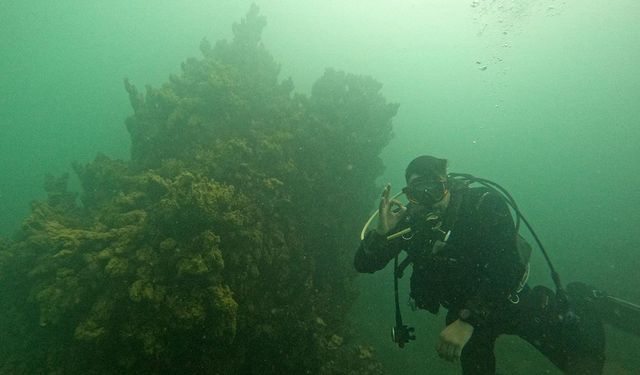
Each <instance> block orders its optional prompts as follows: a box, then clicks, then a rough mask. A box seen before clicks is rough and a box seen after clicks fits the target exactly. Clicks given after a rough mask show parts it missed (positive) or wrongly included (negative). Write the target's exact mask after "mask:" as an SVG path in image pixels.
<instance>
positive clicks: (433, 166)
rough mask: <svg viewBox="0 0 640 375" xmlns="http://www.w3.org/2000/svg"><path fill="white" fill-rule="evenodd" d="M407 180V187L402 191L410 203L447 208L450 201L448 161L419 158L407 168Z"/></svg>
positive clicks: (429, 157)
mask: <svg viewBox="0 0 640 375" xmlns="http://www.w3.org/2000/svg"><path fill="white" fill-rule="evenodd" d="M405 179H406V181H407V186H406V187H405V188H404V189H402V191H403V192H404V193H405V194H406V196H407V199H409V202H411V203H412V204H414V205H419V206H423V207H428V208H431V207H437V206H441V205H444V206H445V207H446V204H447V202H448V200H449V189H448V183H447V160H446V159H438V158H436V157H433V156H429V155H422V156H418V157H417V158H415V159H413V160H412V161H411V163H409V165H408V166H407V169H406V170H405ZM443 208H444V207H443Z"/></svg>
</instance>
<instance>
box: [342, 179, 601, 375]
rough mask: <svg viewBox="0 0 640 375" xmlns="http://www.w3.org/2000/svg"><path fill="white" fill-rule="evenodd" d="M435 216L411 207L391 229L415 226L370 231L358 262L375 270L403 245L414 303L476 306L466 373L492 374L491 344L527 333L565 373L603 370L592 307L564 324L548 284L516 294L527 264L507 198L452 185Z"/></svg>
mask: <svg viewBox="0 0 640 375" xmlns="http://www.w3.org/2000/svg"><path fill="white" fill-rule="evenodd" d="M436 216H437V217H434V216H433V215H432V216H431V217H429V216H427V215H425V214H424V213H423V214H419V215H412V214H411V211H410V213H409V215H407V218H406V219H405V220H404V221H402V222H400V223H399V224H398V226H397V227H396V228H394V229H393V230H392V231H390V232H389V233H395V232H397V231H399V230H401V229H403V228H405V227H407V226H410V227H411V228H412V231H411V233H409V234H408V235H405V236H403V237H398V238H395V239H391V240H387V239H386V236H382V235H379V234H378V233H376V232H375V231H371V232H369V233H367V235H366V236H365V238H364V240H363V241H362V242H361V244H360V247H359V248H358V251H357V253H356V256H355V262H354V263H355V268H356V269H357V270H358V271H359V272H368V273H372V272H375V271H377V270H380V269H382V268H384V267H385V266H386V264H387V263H388V262H389V261H390V260H391V259H393V258H394V257H395V256H396V255H397V254H399V253H400V252H401V251H403V250H404V251H406V252H407V254H408V257H409V259H410V263H411V264H412V266H413V273H412V275H411V297H412V298H413V299H414V301H415V304H416V306H417V307H419V308H422V309H426V310H428V311H430V312H432V313H436V312H437V311H438V309H439V307H440V306H443V307H445V308H447V309H448V313H447V318H446V323H447V324H450V323H452V322H453V321H455V320H456V319H458V314H459V312H460V310H462V309H466V310H469V311H471V316H470V317H468V318H467V319H465V320H466V321H468V322H469V323H470V324H472V325H473V326H474V332H473V335H472V336H471V339H470V340H469V342H468V343H467V345H466V346H465V347H464V349H463V352H462V356H461V363H462V368H463V373H464V374H494V373H495V357H494V354H493V348H494V343H495V340H496V338H497V337H498V336H499V335H501V334H515V335H518V336H520V337H522V338H523V339H525V340H527V341H528V342H529V343H531V344H532V345H534V346H535V347H536V348H538V350H540V351H541V352H542V353H543V354H544V355H545V356H547V357H548V358H549V359H550V360H551V361H552V362H553V363H554V364H555V365H556V366H558V367H559V368H560V369H562V370H563V371H565V372H567V373H575V374H599V373H601V372H602V367H603V364H604V332H603V328H602V323H601V322H600V321H599V320H598V319H597V318H596V317H595V316H594V315H593V314H590V313H587V312H583V307H584V306H577V308H578V309H580V311H579V316H580V318H581V320H580V323H579V324H567V323H566V322H565V323H563V322H562V321H560V320H559V319H558V316H559V314H558V310H559V309H558V308H556V306H555V298H554V295H553V292H552V291H551V290H549V289H548V288H544V287H536V288H534V289H533V290H531V289H529V287H525V288H524V289H523V290H522V291H520V292H519V293H518V294H517V295H516V294H515V293H514V291H515V290H516V289H517V286H518V284H519V282H520V280H521V278H522V275H523V272H524V265H523V262H522V261H521V259H520V255H519V253H518V249H517V245H516V241H517V240H516V238H517V233H516V230H515V226H514V224H513V220H512V217H511V215H510V213H509V209H508V207H507V206H506V204H505V202H504V201H503V200H502V198H500V197H499V196H498V195H496V194H494V193H491V192H489V191H488V190H487V189H485V188H471V189H469V188H460V189H454V190H453V191H452V196H451V201H450V202H449V205H448V208H447V210H446V212H444V213H442V214H438V215H436ZM427 217H429V220H427V219H425V218H427ZM447 233H449V234H448V235H447ZM445 240H446V241H445ZM403 263H406V262H403ZM516 302H517V303H516Z"/></svg>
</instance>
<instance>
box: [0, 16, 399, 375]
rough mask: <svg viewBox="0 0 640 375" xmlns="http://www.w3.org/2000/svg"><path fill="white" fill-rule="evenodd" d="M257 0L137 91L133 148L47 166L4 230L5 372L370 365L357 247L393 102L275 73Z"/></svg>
mask: <svg viewBox="0 0 640 375" xmlns="http://www.w3.org/2000/svg"><path fill="white" fill-rule="evenodd" d="M265 24H266V20H265V18H264V17H262V16H260V15H259V13H258V9H257V7H255V6H254V7H252V8H251V10H250V11H249V13H248V14H247V16H246V17H245V18H243V19H242V21H241V22H239V23H236V24H234V26H233V32H234V38H233V40H231V41H224V40H223V41H219V42H217V43H216V44H215V45H211V44H210V43H208V42H207V41H203V42H202V44H201V51H202V57H201V58H199V59H196V58H191V59H188V60H187V61H186V62H185V63H184V64H183V65H182V72H181V73H180V74H178V75H174V76H172V77H171V78H170V79H169V81H168V82H167V83H165V84H164V85H162V86H161V87H159V88H152V87H148V88H147V89H146V91H145V92H144V93H142V92H140V91H138V89H137V88H136V87H135V86H134V85H133V84H132V83H131V82H129V81H126V82H125V88H126V91H127V92H128V93H129V98H130V101H131V105H132V108H133V111H134V113H133V114H132V115H131V116H130V117H129V118H128V119H127V121H126V126H127V129H128V131H129V133H130V135H131V141H132V144H131V160H130V161H118V160H111V159H110V158H108V157H106V156H104V155H98V156H97V157H96V158H95V160H94V161H93V162H91V163H88V164H86V165H79V164H76V165H74V171H75V173H76V174H77V176H78V178H79V180H80V182H81V186H82V190H81V192H80V199H79V200H78V199H77V196H76V194H74V193H71V192H69V191H68V190H67V180H68V177H67V176H62V177H59V178H56V177H47V179H46V181H45V190H46V192H47V194H48V197H47V199H46V200H43V201H39V202H35V203H34V204H33V206H32V211H31V214H30V215H29V216H28V217H27V218H26V219H25V220H24V224H23V226H22V229H21V231H20V232H19V233H18V234H17V235H16V238H15V240H13V241H0V281H1V283H0V298H1V300H0V302H1V303H2V305H3V306H10V307H9V308H7V309H4V310H3V311H0V329H4V330H7V331H9V332H11V333H12V334H13V336H12V339H11V340H6V341H2V342H0V355H2V357H1V358H5V360H4V361H2V362H1V363H0V373H53V374H57V373H136V374H147V373H149V374H158V373H167V374H173V373H193V374H197V373H203V374H205V373H206V374H216V373H219V374H227V373H228V374H236V373H247V374H254V373H255V374H257V373H260V374H263V373H264V374H281V373H309V374H311V373H319V374H341V373H344V374H347V373H349V374H378V373H380V372H381V369H380V366H379V364H378V363H377V362H375V359H374V356H373V354H372V353H373V352H372V351H369V350H368V349H366V350H365V349H363V348H365V347H364V346H358V345H357V343H354V342H353V339H352V335H351V332H350V330H349V329H348V322H347V321H346V313H347V311H348V310H349V307H350V305H351V302H352V300H353V297H354V288H353V286H352V284H351V281H352V279H353V277H354V271H353V270H352V267H351V264H352V263H351V256H352V249H353V248H354V246H355V243H354V241H355V240H356V233H357V231H358V229H359V227H360V224H361V222H362V220H363V218H364V217H365V216H366V213H367V211H368V209H369V205H370V202H371V200H372V198H373V197H374V194H375V191H376V186H375V179H376V177H378V176H379V174H380V173H381V172H382V169H383V166H382V162H381V160H380V158H379V156H378V155H379V154H380V151H381V150H382V148H383V147H384V146H385V145H386V144H387V142H388V141H389V139H390V137H391V119H392V118H393V116H394V115H395V113H396V111H397V105H395V104H390V103H387V102H386V100H385V99H384V97H383V96H382V95H381V93H380V90H381V85H380V84H379V83H378V82H376V81H375V80H374V79H373V78H370V77H363V76H358V75H353V74H348V73H344V72H339V71H335V70H331V69H329V70H327V71H326V72H325V74H324V75H323V76H322V77H321V78H320V79H318V81H317V82H316V84H315V85H314V87H313V89H312V92H311V95H310V96H309V97H306V96H304V95H300V94H294V93H293V83H292V81H291V80H289V79H281V78H280V77H279V65H278V64H277V63H276V62H275V61H274V59H273V57H272V56H271V55H270V54H269V52H268V51H267V50H266V48H265V47H264V45H263V44H262V42H261V38H260V36H261V32H262V29H263V27H264V26H265Z"/></svg>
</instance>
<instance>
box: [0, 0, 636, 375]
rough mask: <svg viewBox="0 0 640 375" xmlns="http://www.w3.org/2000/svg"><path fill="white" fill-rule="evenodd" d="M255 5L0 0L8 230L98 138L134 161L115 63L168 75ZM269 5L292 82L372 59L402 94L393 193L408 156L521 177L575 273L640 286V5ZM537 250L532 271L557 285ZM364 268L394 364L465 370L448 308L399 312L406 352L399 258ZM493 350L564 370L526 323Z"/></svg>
mask: <svg viewBox="0 0 640 375" xmlns="http://www.w3.org/2000/svg"><path fill="white" fill-rule="evenodd" d="M250 3H251V1H222V0H218V1H181V2H178V1H142V0H136V1H122V0H114V1H110V2H98V1H79V0H77V1H71V0H60V1H56V2H42V1H33V0H31V1H22V2H17V1H13V2H6V1H4V2H2V3H0V51H1V52H0V175H1V176H2V178H0V234H3V235H9V234H10V233H12V232H13V231H14V230H15V229H16V228H18V227H19V225H20V220H22V219H23V218H24V217H25V215H26V214H27V213H28V209H29V202H30V201H31V200H33V199H39V198H42V197H43V196H44V191H43V190H42V181H43V177H44V175H45V174H46V173H53V174H61V173H65V172H70V171H71V168H70V164H71V163H72V162H73V161H79V162H87V161H89V160H91V159H92V158H93V157H94V156H95V155H96V153H97V152H102V153H105V154H107V155H109V156H111V157H117V158H127V157H128V148H129V140H128V139H129V137H128V134H127V132H126V129H125V127H124V124H123V121H124V119H125V117H126V116H127V115H129V114H130V113H131V109H130V107H129V103H128V98H127V96H126V93H125V92H124V89H123V84H122V78H124V77H128V78H129V79H130V80H131V81H132V82H133V83H135V84H136V85H138V86H143V85H145V84H150V85H154V86H158V85H160V84H161V83H162V82H164V81H166V79H167V77H168V76H169V74H171V73H176V72H178V70H179V64H180V62H182V61H183V60H184V59H185V58H187V57H189V56H198V55H199V52H198V45H199V42H200V40H201V39H202V38H203V37H207V38H208V39H209V40H211V41H214V42H215V41H216V40H218V39H222V38H229V37H230V36H231V27H230V26H231V23H232V22H234V21H237V20H238V19H239V18H240V17H241V16H242V15H244V14H245V13H246V11H247V10H248V9H249V5H250ZM257 4H258V5H259V6H260V7H261V13H262V14H264V15H265V16H267V20H268V26H267V28H266V29H265V32H264V34H263V40H264V42H265V44H266V45H267V48H268V49H269V50H270V51H271V53H272V54H273V55H274V57H275V58H276V60H277V61H279V62H281V64H282V77H283V78H285V77H288V76H291V77H292V78H293V81H294V84H295V86H296V90H297V91H299V92H303V93H308V92H309V90H310V88H311V85H312V84H313V82H314V81H315V80H316V79H317V78H318V77H319V76H320V75H321V74H322V72H323V71H324V69H325V68H326V67H334V68H337V69H341V70H346V71H349V72H353V73H359V74H367V75H372V76H373V77H375V78H376V79H377V80H379V81H380V82H382V83H383V84H384V88H383V92H384V95H385V96H386V97H387V98H388V99H389V100H391V101H395V102H398V103H400V105H401V106H400V110H399V113H398V115H397V117H396V119H395V138H394V140H393V141H392V143H391V144H390V145H389V147H388V148H387V149H386V150H385V153H384V155H383V157H384V160H385V163H386V165H387V170H386V173H385V175H384V176H383V178H381V179H380V181H379V182H380V185H381V186H382V184H383V183H385V182H387V181H389V182H391V183H392V185H393V186H394V188H396V189H399V188H400V187H401V186H402V183H403V181H402V176H403V169H404V167H405V165H406V163H407V162H408V161H409V160H411V159H412V158H413V157H414V156H416V155H419V154H424V153H428V154H433V155H436V156H439V157H445V158H448V159H449V160H450V162H451V163H450V169H451V170H452V171H457V172H469V173H473V174H476V175H479V176H483V177H487V178H491V179H494V180H496V181H498V182H500V183H501V184H502V185H504V186H505V187H507V188H508V189H509V190H510V191H511V193H512V194H513V195H514V196H515V197H516V199H517V201H518V202H519V204H520V206H521V208H522V209H523V211H524V212H525V214H527V216H528V219H529V220H530V221H531V222H532V223H533V224H534V226H535V227H536V229H537V231H538V232H539V234H540V236H541V237H542V239H543V241H544V243H545V245H546V246H547V247H548V249H549V251H550V252H551V253H552V257H553V260H554V261H555V264H556V267H557V268H558V270H559V271H560V273H561V274H562V276H563V278H564V280H565V282H568V281H571V280H586V281H589V282H592V283H594V284H595V285H598V286H600V287H602V288H604V289H606V290H608V291H610V292H611V293H614V294H617V295H619V296H621V297H625V298H628V299H630V300H633V301H640V290H638V288H637V286H638V284H639V281H640V279H639V278H638V276H637V273H638V269H640V260H639V257H638V250H637V249H638V247H639V245H640V231H638V230H637V227H638V225H639V224H640V214H639V213H638V212H639V211H638V208H639V207H640V193H639V190H638V186H639V185H640V173H639V172H640V168H639V167H638V163H639V162H640V147H639V146H638V143H639V142H640V68H639V66H640V22H639V21H640V3H638V2H637V1H633V0H614V1H609V2H599V1H591V0H590V1H578V0H568V1H553V0H540V1H532V0H524V1H505V0H485V1H456V2H454V1H445V0H440V1H436V0H430V1H401V2H393V1H364V0H362V1H337V0H330V1H322V2H320V1H294V0H282V1H275V0H274V1H263V2H257ZM75 186H76V187H77V185H75ZM373 207H374V202H372V209H373ZM365 219H366V218H363V221H364V220H365ZM355 235H357V234H354V236H355ZM354 250H355V249H354ZM534 256H535V258H534V261H533V274H532V277H531V281H532V282H533V283H534V284H536V283H545V284H547V285H549V284H550V282H549V277H548V272H547V269H546V267H545V265H544V263H543V261H542V257H541V256H540V254H538V253H535V255H534ZM405 282H406V280H405ZM357 284H358V287H359V288H360V290H361V291H362V293H361V297H360V298H359V300H358V301H357V303H356V305H355V307H354V311H353V313H352V318H353V321H354V324H356V326H357V328H358V332H360V336H361V337H360V339H362V340H365V341H368V342H369V343H371V344H372V345H373V346H374V347H375V348H376V353H377V355H378V356H379V357H380V358H381V360H382V361H383V362H384V364H385V365H386V367H387V369H388V370H389V372H390V373H394V374H418V373H436V374H440V373H441V374H449V373H458V367H457V365H450V364H447V363H443V362H442V361H441V360H439V359H438V358H437V356H436V355H435V352H434V349H433V348H434V345H435V339H436V337H437V334H438V332H439V330H440V329H441V328H442V324H443V323H442V320H443V319H444V318H443V316H439V317H433V316H431V315H428V314H427V313H424V312H416V313H413V312H410V311H407V312H406V313H405V320H407V321H408V322H409V323H411V324H413V325H416V327H417V328H418V340H417V341H416V342H414V343H411V344H410V345H409V346H408V347H407V348H406V349H404V350H400V349H397V348H395V347H394V346H393V344H392V343H391V342H390V340H389V328H390V326H391V324H392V323H393V309H392V308H393V305H392V279H391V276H390V270H385V271H382V272H380V273H379V274H375V275H363V276H362V277H359V279H358V280H357ZM405 310H407V309H405ZM608 339H609V342H608V351H607V355H608V357H609V359H610V360H609V362H608V364H607V373H611V374H618V373H635V372H637V371H640V359H638V358H637V357H640V356H639V355H638V354H639V350H638V349H637V348H638V347H640V340H638V339H637V338H635V337H632V336H630V335H627V334H625V333H623V332H620V331H617V330H615V329H610V330H608ZM497 354H498V362H499V367H500V368H501V369H502V370H503V371H504V372H506V373H531V374H538V373H544V372H547V371H548V372H549V373H557V371H556V370H555V369H553V367H552V366H551V365H549V364H548V363H547V361H546V360H545V359H544V358H542V356H541V355H540V354H538V353H537V352H536V351H535V350H533V349H532V348H530V347H529V346H527V345H526V344H522V343H520V342H519V340H518V339H514V338H508V337H505V338H501V339H500V340H499V341H498V349H497Z"/></svg>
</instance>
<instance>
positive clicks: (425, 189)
mask: <svg viewBox="0 0 640 375" xmlns="http://www.w3.org/2000/svg"><path fill="white" fill-rule="evenodd" d="M447 191H448V190H447V182H446V180H433V179H429V178H427V177H418V178H415V179H413V180H412V181H411V182H410V183H409V185H407V186H406V187H405V188H403V189H402V192H403V193H405V195H406V196H407V199H408V200H409V202H411V203H413V204H418V205H421V206H432V205H434V204H436V203H438V202H440V201H441V200H442V199H443V198H444V197H445V195H446V194H447Z"/></svg>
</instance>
